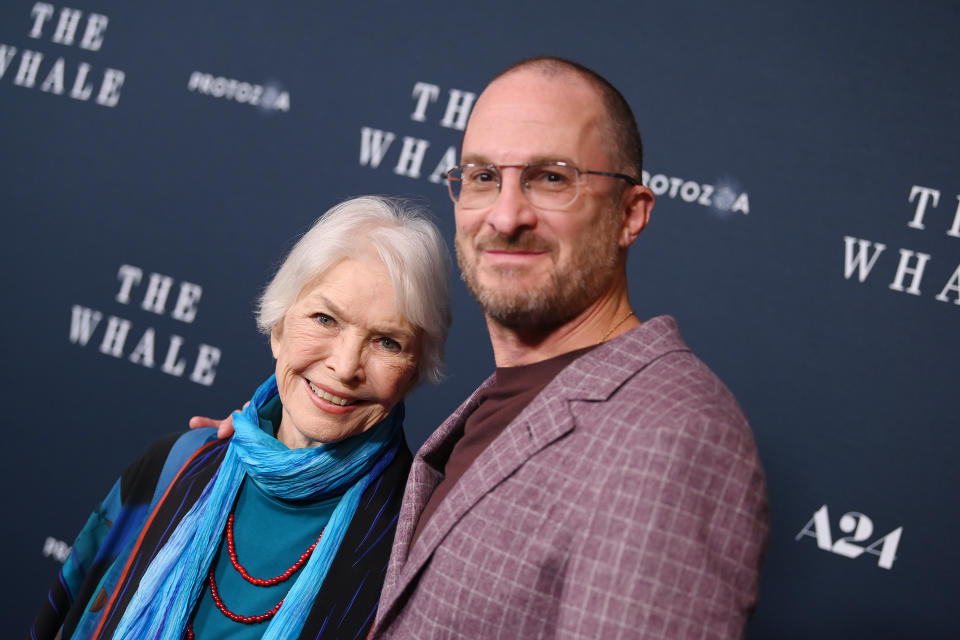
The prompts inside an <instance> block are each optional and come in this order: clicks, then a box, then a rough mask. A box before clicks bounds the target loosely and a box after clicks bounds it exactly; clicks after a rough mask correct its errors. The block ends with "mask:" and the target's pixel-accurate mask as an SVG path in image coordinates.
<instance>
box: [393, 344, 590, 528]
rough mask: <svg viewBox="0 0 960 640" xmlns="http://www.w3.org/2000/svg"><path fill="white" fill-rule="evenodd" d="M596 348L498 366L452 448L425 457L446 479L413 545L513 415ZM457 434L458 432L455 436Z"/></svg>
mask: <svg viewBox="0 0 960 640" xmlns="http://www.w3.org/2000/svg"><path fill="white" fill-rule="evenodd" d="M591 349H593V347H586V348H583V349H578V350H576V351H570V352H568V353H564V354H563V355H559V356H556V357H555V358H550V359H549V360H542V361H540V362H535V363H533V364H528V365H523V366H520V367H497V372H496V378H495V379H494V381H493V384H491V385H490V386H489V387H487V388H486V389H484V390H483V391H481V392H480V395H479V397H478V398H477V399H478V401H479V405H478V406H477V408H476V410H474V411H473V413H471V414H470V415H469V416H467V419H466V422H465V423H464V427H463V434H462V435H461V436H460V438H459V439H457V440H456V443H455V444H454V445H453V448H452V450H451V449H450V448H446V449H445V450H441V451H437V452H435V454H434V455H433V456H431V457H430V458H427V459H426V462H427V463H428V464H430V466H432V467H434V468H436V469H437V470H440V469H443V476H444V477H443V480H441V481H440V484H439V485H437V488H436V489H434V491H433V494H432V495H431V496H430V500H429V501H428V502H427V504H426V506H425V507H424V508H423V513H421V514H420V520H419V521H418V522H417V528H416V529H415V530H414V532H413V538H412V539H411V540H410V545H411V546H413V543H414V541H416V539H417V538H418V537H419V536H420V532H421V531H423V527H424V526H426V523H427V521H428V520H429V519H430V517H431V516H432V515H433V512H434V511H436V510H437V507H438V506H440V503H441V502H442V501H443V499H444V498H445V497H446V495H447V494H448V493H450V490H451V489H453V487H454V485H456V484H457V481H458V480H459V479H460V476H462V475H463V474H464V473H466V471H467V469H468V468H469V467H470V465H471V464H473V461H474V460H476V459H477V457H478V456H479V455H480V454H481V453H483V450H484V449H486V448H487V446H488V445H489V444H490V443H491V442H493V441H494V440H495V439H496V437H497V436H498V435H500V433H501V432H502V431H503V430H504V429H506V427H507V425H508V424H510V423H511V422H512V421H513V419H514V418H516V417H517V416H518V415H520V412H521V411H523V409H524V408H525V407H526V406H527V405H528V404H530V402H531V401H532V400H533V399H534V398H535V397H537V394H538V393H540V392H541V391H543V388H544V387H546V386H547V384H549V383H550V381H551V380H553V379H554V377H556V375H557V374H558V373H560V372H561V371H562V370H563V369H564V368H565V367H566V366H567V365H568V364H570V363H571V362H573V361H574V360H576V359H577V358H579V357H580V356H582V355H583V354H585V353H586V352H588V351H590V350H591ZM454 437H456V436H454Z"/></svg>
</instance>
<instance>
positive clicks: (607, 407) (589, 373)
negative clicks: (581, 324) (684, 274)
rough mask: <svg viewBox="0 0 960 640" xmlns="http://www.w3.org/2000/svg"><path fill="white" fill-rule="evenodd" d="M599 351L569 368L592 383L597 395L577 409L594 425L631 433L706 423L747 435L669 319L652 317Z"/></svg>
mask: <svg viewBox="0 0 960 640" xmlns="http://www.w3.org/2000/svg"><path fill="white" fill-rule="evenodd" d="M604 347H609V348H604V349H602V350H601V349H596V350H594V351H593V352H591V353H590V354H588V355H587V356H586V357H584V358H582V359H581V361H578V362H577V363H574V365H571V367H570V368H569V369H570V374H572V375H570V379H574V378H577V377H578V376H579V377H580V378H581V379H583V380H592V381H593V384H594V385H595V388H596V389H598V390H600V391H601V393H598V395H597V396H595V397H593V398H592V400H593V401H592V402H590V403H584V406H581V407H579V411H583V412H587V413H589V414H590V415H591V419H592V420H594V421H595V424H600V423H603V424H604V427H603V428H606V429H610V428H617V425H619V426H620V428H622V429H627V430H630V431H634V430H636V429H657V428H669V429H683V428H685V427H687V426H690V425H699V424H710V425H712V426H713V428H715V429H721V430H726V429H731V430H733V431H737V432H743V433H749V427H748V426H747V421H746V418H745V417H744V415H743V412H742V410H741V409H740V406H739V404H738V403H737V401H736V398H734V396H733V394H732V393H731V392H730V390H729V389H728V388H727V386H726V385H725V384H724V383H723V382H722V381H721V380H720V378H719V377H718V376H717V375H716V374H715V373H714V372H713V371H712V370H711V369H710V368H709V367H708V366H707V365H706V364H705V363H704V362H703V361H702V360H701V359H700V358H698V357H697V356H696V354H694V353H693V352H692V351H691V350H690V348H689V347H687V345H686V343H684V342H683V340H682V338H681V337H680V335H679V331H678V330H677V325H676V322H675V321H674V320H673V319H672V318H670V317H668V316H660V317H657V318H654V319H653V320H651V321H648V322H647V323H645V326H641V327H638V328H637V329H634V330H632V331H631V332H629V333H627V334H624V335H623V336H621V337H620V338H619V339H618V340H617V341H616V342H612V343H611V344H610V345H604ZM578 370H579V371H578ZM580 384H583V383H580Z"/></svg>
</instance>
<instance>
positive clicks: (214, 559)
mask: <svg viewBox="0 0 960 640" xmlns="http://www.w3.org/2000/svg"><path fill="white" fill-rule="evenodd" d="M447 263H448V258H447V251H446V247H445V245H444V243H443V240H442V238H441V236H440V234H439V232H438V231H437V229H436V227H435V226H434V225H433V224H432V223H431V222H429V221H428V220H427V219H426V218H425V217H424V216H423V215H422V214H421V213H420V212H417V211H414V210H411V209H410V208H408V207H406V206H405V205H402V204H400V203H397V202H394V201H390V200H386V199H382V198H374V197H364V198H357V199H354V200H350V201H347V202H345V203H343V204H341V205H339V206H336V207H334V208H333V209H331V210H330V211H328V212H327V213H326V215H324V216H323V217H322V218H320V220H318V221H317V222H316V224H314V226H313V228H311V229H310V231H308V232H307V234H306V235H304V236H303V238H302V239H301V240H300V241H299V242H298V243H297V244H296V246H295V247H294V248H293V250H292V251H291V252H290V255H289V256H288V257H287V259H286V261H285V262H284V264H283V266H281V267H280V269H279V271H278V272H277V274H276V276H275V277H274V278H273V281H272V282H270V284H269V286H268V287H267V289H266V291H265V293H264V294H263V297H262V299H261V301H260V307H259V313H258V324H259V326H260V330H261V331H262V332H264V333H266V334H268V335H269V336H270V345H271V347H272V349H273V355H274V357H275V358H276V373H275V375H272V376H270V378H269V379H268V380H267V381H266V382H264V383H263V384H262V385H261V386H260V388H258V389H257V391H256V393H254V395H253V399H252V400H251V401H250V404H249V405H248V406H247V407H246V408H245V409H244V410H243V411H242V412H240V413H236V414H234V419H233V424H234V428H235V429H236V434H235V436H234V437H233V438H231V439H229V440H216V439H214V436H213V435H212V433H211V432H212V430H211V429H203V430H197V431H191V432H188V433H187V434H184V435H181V436H179V437H177V438H172V439H167V440H164V441H161V442H158V443H157V444H155V445H154V446H153V447H152V448H151V449H150V450H149V451H148V452H147V453H146V454H145V455H144V456H143V457H142V458H141V459H140V460H139V461H137V462H136V463H134V464H133V465H131V466H130V467H129V468H128V469H127V470H126V471H125V472H124V474H123V476H122V477H121V479H120V480H119V481H118V483H117V485H116V486H115V487H114V489H113V491H111V492H110V494H109V495H108V497H107V499H106V500H105V501H104V502H103V503H102V505H101V506H100V508H99V509H98V510H97V511H96V512H95V513H94V514H93V515H92V516H91V518H90V520H89V521H88V523H87V525H86V527H85V528H84V529H83V531H82V532H81V533H80V536H79V537H78V538H77V541H76V543H75V544H74V547H73V552H72V554H71V556H70V557H69V558H68V559H67V562H66V563H65V565H64V568H63V571H62V572H61V574H60V576H59V580H57V581H56V582H55V584H54V587H53V589H52V590H51V593H50V596H49V598H48V603H47V604H46V606H45V609H44V610H43V611H42V612H41V614H40V616H39V617H38V619H37V622H36V623H35V624H34V628H33V635H32V637H35V638H40V637H48V638H53V637H54V636H56V635H57V634H58V633H60V634H61V635H60V636H57V637H62V638H64V639H66V638H124V639H129V640H143V639H144V638H164V639H178V640H179V639H181V638H197V639H198V640H203V639H204V638H227V637H229V638H311V639H313V638H327V637H329V638H334V637H337V638H356V637H364V635H365V634H366V633H367V631H368V629H369V628H370V626H371V625H372V623H373V619H374V613H375V611H376V607H377V601H378V598H379V594H380V587H381V584H382V582H383V577H384V571H385V570H386V565H387V560H388V558H389V554H390V545H391V542H392V539H393V533H394V528H395V524H396V517H397V513H398V511H399V508H400V501H401V498H402V495H403V487H404V482H405V480H406V475H407V472H408V470H409V467H410V462H411V456H410V452H409V450H408V448H407V446H406V443H405V442H404V438H403V432H402V429H401V426H402V422H403V402H402V399H403V396H404V394H406V393H407V391H409V390H410V388H411V387H413V385H414V384H415V383H416V382H417V381H418V380H420V379H426V380H428V381H431V382H436V381H437V380H438V378H439V374H440V367H441V361H442V353H443V343H444V340H445V338H446V333H447V328H448V327H449V324H450V313H449V284H448V266H447Z"/></svg>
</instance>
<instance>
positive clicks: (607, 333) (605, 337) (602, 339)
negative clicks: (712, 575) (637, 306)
mask: <svg viewBox="0 0 960 640" xmlns="http://www.w3.org/2000/svg"><path fill="white" fill-rule="evenodd" d="M632 315H633V309H631V310H630V313H628V314H627V315H625V316H623V317H622V318H620V321H619V322H618V323H617V324H615V325H613V326H612V327H610V331H607V332H606V333H605V334H603V337H602V338H600V339H599V340H597V344H603V343H604V342H606V341H607V338H609V337H610V336H611V335H613V332H614V331H616V330H617V328H618V327H619V326H620V325H622V324H623V323H624V322H626V321H627V318H629V317H630V316H632Z"/></svg>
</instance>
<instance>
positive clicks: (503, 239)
mask: <svg viewBox="0 0 960 640" xmlns="http://www.w3.org/2000/svg"><path fill="white" fill-rule="evenodd" d="M474 246H475V247H476V249H477V250H478V251H552V250H553V245H552V244H551V243H549V242H547V241H546V240H544V239H543V238H541V237H540V236H538V235H536V234H534V233H531V232H529V231H525V232H521V233H518V234H516V235H512V236H507V235H503V234H499V233H496V234H491V235H487V236H484V237H482V238H477V240H476V243H475V244H474Z"/></svg>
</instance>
